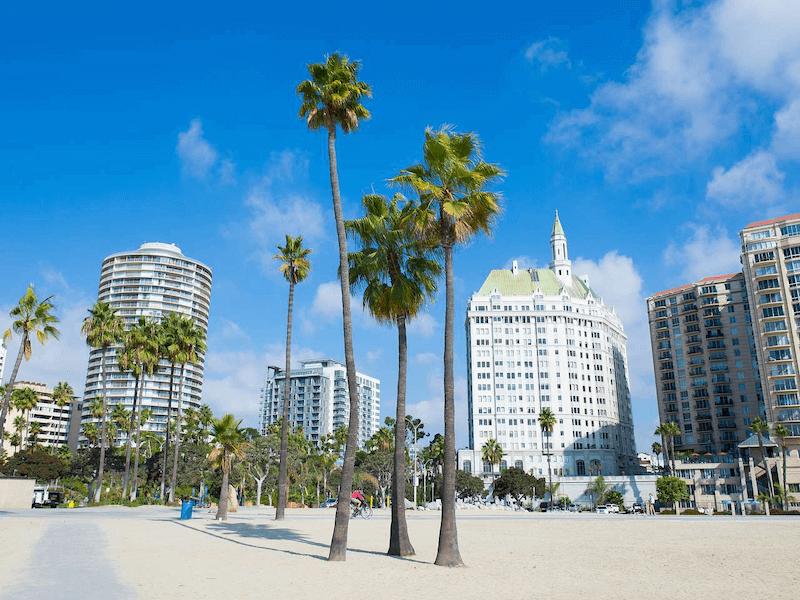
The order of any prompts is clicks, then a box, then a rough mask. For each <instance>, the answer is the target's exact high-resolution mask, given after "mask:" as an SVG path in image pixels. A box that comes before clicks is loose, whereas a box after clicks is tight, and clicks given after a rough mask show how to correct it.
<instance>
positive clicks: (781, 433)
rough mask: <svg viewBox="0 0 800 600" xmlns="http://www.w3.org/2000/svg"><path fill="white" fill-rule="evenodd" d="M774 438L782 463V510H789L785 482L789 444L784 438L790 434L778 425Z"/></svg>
mask: <svg viewBox="0 0 800 600" xmlns="http://www.w3.org/2000/svg"><path fill="white" fill-rule="evenodd" d="M773 431H774V433H775V437H776V438H777V440H778V446H779V447H780V449H781V462H782V463H783V494H781V496H782V498H781V499H782V500H783V510H789V484H788V483H787V481H786V461H787V460H788V458H789V443H788V442H787V440H786V438H788V437H789V436H790V435H791V432H790V431H789V429H788V428H787V427H786V426H785V425H781V424H780V423H778V424H777V425H775V428H774V430H773Z"/></svg>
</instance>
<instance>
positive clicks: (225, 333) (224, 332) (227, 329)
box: [220, 318, 250, 339]
mask: <svg viewBox="0 0 800 600" xmlns="http://www.w3.org/2000/svg"><path fill="white" fill-rule="evenodd" d="M220 335H221V336H222V337H224V338H244V339H249V338H250V336H249V335H247V332H246V331H245V330H244V329H242V328H241V327H239V325H238V324H236V323H234V322H233V321H231V320H230V319H225V318H223V319H222V328H221V329H220Z"/></svg>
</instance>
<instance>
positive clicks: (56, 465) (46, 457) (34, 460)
mask: <svg viewBox="0 0 800 600" xmlns="http://www.w3.org/2000/svg"><path fill="white" fill-rule="evenodd" d="M4 471H5V472H6V474H7V475H13V474H14V473H15V472H16V474H17V475H18V476H20V477H31V478H33V479H36V480H37V481H47V482H49V481H52V480H54V479H58V478H59V477H63V476H64V475H65V474H66V473H67V472H68V471H69V467H68V465H67V463H66V462H64V461H63V460H61V459H60V458H58V457H56V456H53V455H51V454H50V453H49V452H46V451H45V450H43V449H41V448H38V447H36V446H34V447H32V448H28V449H26V450H23V451H22V452H17V453H16V454H15V455H14V456H12V457H11V458H9V459H8V460H7V461H6V464H5V467H4Z"/></svg>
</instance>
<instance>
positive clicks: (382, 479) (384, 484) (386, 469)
mask: <svg viewBox="0 0 800 600" xmlns="http://www.w3.org/2000/svg"><path fill="white" fill-rule="evenodd" d="M394 454H395V453H394V449H393V448H386V449H385V450H383V449H382V450H375V451H374V452H372V453H370V454H369V455H367V457H366V458H365V459H364V460H363V461H361V464H360V466H361V468H362V469H364V470H365V471H366V472H367V473H369V474H370V475H372V476H373V477H375V480H376V482H377V484H378V489H379V491H380V494H381V506H386V490H387V489H388V487H389V485H391V484H392V480H393V475H394V467H395V464H394ZM403 484H405V476H404V477H403ZM403 487H405V485H404V486H403ZM403 492H404V493H403V494H402V495H401V496H400V499H399V500H395V499H394V498H392V504H394V503H395V502H400V505H401V507H402V510H403V511H405V509H406V502H405V490H403ZM406 537H407V536H406ZM409 546H410V542H409ZM390 548H391V542H390ZM413 552H414V548H413V547H412V548H411V553H412V554H413ZM389 554H393V553H392V552H389ZM394 555H395V556H401V555H399V554H396V553H394ZM406 556H407V555H406Z"/></svg>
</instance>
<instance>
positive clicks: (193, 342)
mask: <svg viewBox="0 0 800 600" xmlns="http://www.w3.org/2000/svg"><path fill="white" fill-rule="evenodd" d="M175 344H176V346H177V348H178V352H177V354H176V355H175V358H176V359H177V362H178V363H179V364H180V365H181V377H180V383H179V384H178V414H177V415H176V418H175V451H174V452H173V454H172V478H171V480H170V482H169V501H170V502H174V501H175V484H176V483H177V480H178V454H179V453H180V449H181V420H182V416H181V409H182V407H183V386H184V382H185V380H186V365H187V364H195V363H196V362H197V361H198V360H199V357H200V355H201V354H203V353H204V352H205V351H206V334H205V333H204V332H203V330H202V329H200V328H199V327H197V326H196V325H195V324H194V322H193V321H192V320H191V319H190V318H188V317H182V318H181V319H180V321H178V332H177V338H176V340H175Z"/></svg>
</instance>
